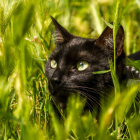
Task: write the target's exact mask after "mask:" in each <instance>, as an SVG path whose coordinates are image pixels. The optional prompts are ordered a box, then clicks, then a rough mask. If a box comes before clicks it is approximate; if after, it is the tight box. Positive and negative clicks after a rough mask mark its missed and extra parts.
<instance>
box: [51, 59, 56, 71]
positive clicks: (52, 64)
mask: <svg viewBox="0 0 140 140" xmlns="http://www.w3.org/2000/svg"><path fill="white" fill-rule="evenodd" d="M51 67H52V68H53V69H55V68H56V67H57V63H56V61H55V60H51Z"/></svg>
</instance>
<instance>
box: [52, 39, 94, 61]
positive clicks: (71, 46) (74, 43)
mask: <svg viewBox="0 0 140 140" xmlns="http://www.w3.org/2000/svg"><path fill="white" fill-rule="evenodd" d="M94 41H95V40H94V39H85V38H78V37H76V38H74V39H73V40H71V41H69V42H68V43H66V44H63V45H60V46H57V47H56V49H55V50H54V52H53V53H52V55H51V58H54V59H56V60H59V61H60V60H64V59H67V60H80V59H82V58H83V59H86V58H87V56H90V54H91V55H92V51H94V50H95V48H94ZM87 59H88V58H87Z"/></svg>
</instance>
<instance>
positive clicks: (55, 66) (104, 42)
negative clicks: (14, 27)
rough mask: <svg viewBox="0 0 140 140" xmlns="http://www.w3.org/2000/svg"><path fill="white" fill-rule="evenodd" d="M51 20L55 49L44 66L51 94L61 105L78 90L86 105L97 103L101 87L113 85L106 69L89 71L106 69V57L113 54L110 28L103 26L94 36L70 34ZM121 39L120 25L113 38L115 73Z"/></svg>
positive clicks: (119, 69) (120, 57) (121, 43)
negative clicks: (115, 47)
mask: <svg viewBox="0 0 140 140" xmlns="http://www.w3.org/2000/svg"><path fill="white" fill-rule="evenodd" d="M51 18H52V17H51ZM52 21H53V23H54V25H55V30H56V34H55V35H56V49H55V50H54V51H53V53H52V54H51V55H50V57H49V60H48V61H47V63H46V66H45V74H46V76H47V79H48V87H49V90H50V92H51V95H52V97H53V99H54V100H55V102H56V103H58V105H60V107H61V108H62V109H65V108H66V103H67V99H68V97H69V95H70V94H80V95H82V96H84V97H86V98H87V104H86V105H87V106H88V108H89V109H92V108H93V106H98V105H99V104H100V101H99V100H100V96H101V91H102V90H103V89H104V88H107V87H111V86H113V83H112V78H111V75H110V73H105V74H98V75H97V74H93V72H96V71H103V70H109V69H110V67H109V62H108V60H109V59H112V60H113V57H114V49H113V35H112V34H113V31H112V29H110V28H109V27H107V28H106V29H105V30H104V32H103V33H102V35H101V36H100V37H99V38H98V39H87V38H81V37H78V36H75V35H72V34H70V33H69V32H68V31H67V30H66V29H65V28H63V27H62V26H61V25H60V24H59V23H58V22H57V21H56V20H55V19H54V18H52ZM123 41H124V32H123V28H122V27H120V28H119V30H118V34H117V38H116V45H117V54H116V56H117V58H116V59H117V66H118V74H119V73H120V72H121V71H122V69H121V67H122V66H121V65H122V59H123V58H124V55H123ZM120 78H121V77H120Z"/></svg>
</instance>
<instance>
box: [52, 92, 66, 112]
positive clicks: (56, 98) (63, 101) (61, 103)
mask: <svg viewBox="0 0 140 140" xmlns="http://www.w3.org/2000/svg"><path fill="white" fill-rule="evenodd" d="M52 98H53V100H54V102H55V103H56V104H57V105H58V106H59V107H60V108H61V109H63V110H65V109H66V104H67V99H68V97H64V96H60V95H59V94H58V95H55V96H54V95H52Z"/></svg>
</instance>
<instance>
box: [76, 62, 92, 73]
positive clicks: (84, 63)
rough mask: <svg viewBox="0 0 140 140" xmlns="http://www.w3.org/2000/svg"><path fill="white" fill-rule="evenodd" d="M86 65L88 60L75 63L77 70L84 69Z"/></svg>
mask: <svg viewBox="0 0 140 140" xmlns="http://www.w3.org/2000/svg"><path fill="white" fill-rule="evenodd" d="M88 65H89V64H88V62H86V61H79V62H78V63H77V69H78V70H79V71H82V70H85V69H86V68H87V67H88Z"/></svg>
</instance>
